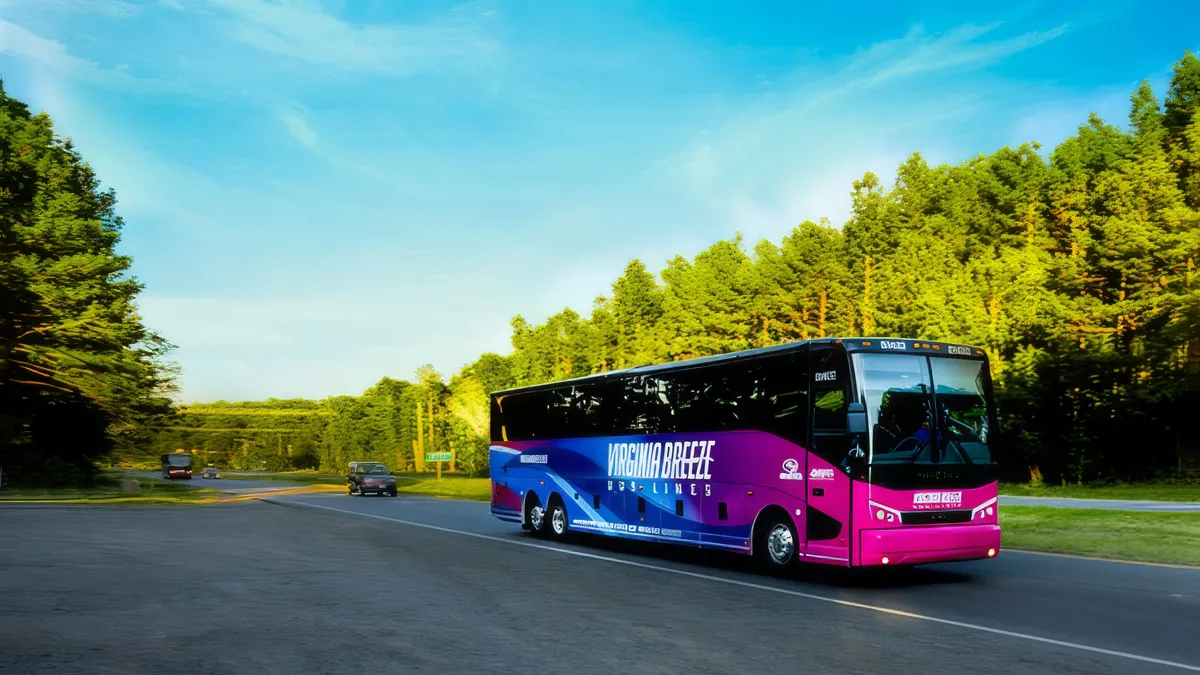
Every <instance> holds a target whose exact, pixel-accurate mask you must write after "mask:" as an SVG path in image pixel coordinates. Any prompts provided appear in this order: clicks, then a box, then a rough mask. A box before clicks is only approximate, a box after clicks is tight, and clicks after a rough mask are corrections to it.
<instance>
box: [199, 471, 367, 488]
mask: <svg viewBox="0 0 1200 675" xmlns="http://www.w3.org/2000/svg"><path fill="white" fill-rule="evenodd" d="M197 475H198V474H197ZM201 480H203V479H201ZM220 480H261V481H274V482H278V483H303V484H305V485H313V484H325V485H342V484H345V482H346V477H345V476H339V475H336V474H330V473H315V472H312V471H289V472H287V473H265V474H256V473H234V472H229V473H226V472H224V471H221V478H220Z"/></svg>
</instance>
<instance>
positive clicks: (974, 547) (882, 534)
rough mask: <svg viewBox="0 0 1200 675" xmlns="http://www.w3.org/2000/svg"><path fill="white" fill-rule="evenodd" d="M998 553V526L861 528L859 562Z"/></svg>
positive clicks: (970, 557)
mask: <svg viewBox="0 0 1200 675" xmlns="http://www.w3.org/2000/svg"><path fill="white" fill-rule="evenodd" d="M999 553H1000V526H999V525H937V526H927V527H898V528H892V529H887V530H863V531H862V534H861V544H860V546H859V549H858V563H859V564H860V565H863V566H869V565H920V564H923V563H935V562H950V561H954V560H979V559H983V558H994V557H996V556H997V555H998V554H999Z"/></svg>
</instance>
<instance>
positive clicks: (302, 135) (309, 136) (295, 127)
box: [279, 108, 319, 150]
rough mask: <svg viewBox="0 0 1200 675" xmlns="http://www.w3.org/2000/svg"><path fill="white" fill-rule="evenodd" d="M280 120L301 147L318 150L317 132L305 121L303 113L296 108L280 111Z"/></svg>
mask: <svg viewBox="0 0 1200 675" xmlns="http://www.w3.org/2000/svg"><path fill="white" fill-rule="evenodd" d="M279 119H280V120H281V121H282V122H283V126H284V128H285V129H287V132H288V133H289V134H291V136H292V138H294V139H296V142H298V143H299V144H300V145H303V146H304V147H306V148H308V149H309V150H316V149H317V143H318V141H319V139H318V138H317V132H315V131H313V130H312V127H310V126H308V122H306V121H304V117H303V115H302V114H301V112H300V111H299V110H297V109H294V108H284V109H283V110H280V111H279Z"/></svg>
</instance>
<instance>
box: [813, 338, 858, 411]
mask: <svg viewBox="0 0 1200 675" xmlns="http://www.w3.org/2000/svg"><path fill="white" fill-rule="evenodd" d="M812 381H813V387H812V397H813V430H823V431H845V430H846V406H848V405H849V404H850V369H849V367H848V364H847V362H846V352H845V351H844V350H843V349H842V348H841V347H836V346H825V345H820V346H817V347H814V348H813V350H812Z"/></svg>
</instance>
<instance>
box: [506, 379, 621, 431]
mask: <svg viewBox="0 0 1200 675" xmlns="http://www.w3.org/2000/svg"><path fill="white" fill-rule="evenodd" d="M601 387H602V384H601V383H600V382H587V383H583V384H577V385H574V386H565V387H556V388H554V389H543V390H542V391H530V392H523V393H520V394H510V395H508V396H505V397H504V400H503V401H501V402H500V405H499V406H497V405H496V404H494V403H493V405H492V437H493V438H494V439H497V440H499V439H500V438H502V436H507V437H508V440H510V441H528V440H544V439H548V438H570V437H573V436H575V437H578V436H595V435H599V434H603V433H605V432H606V430H607V428H608V424H607V422H606V420H605V417H604V406H603V405H602V403H603V397H602V396H601ZM498 408H502V409H503V411H502V412H500V411H498ZM498 413H499V414H498ZM500 425H503V427H504V429H503V434H501V430H500V428H499V427H500Z"/></svg>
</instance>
